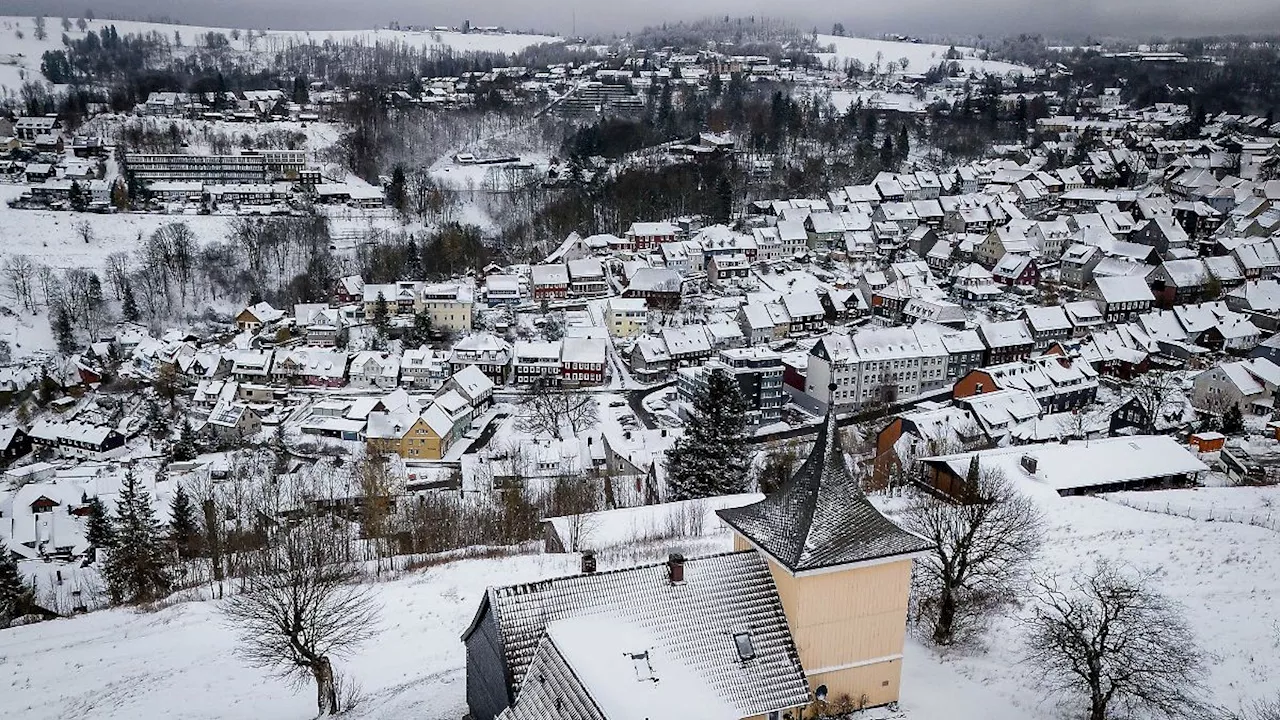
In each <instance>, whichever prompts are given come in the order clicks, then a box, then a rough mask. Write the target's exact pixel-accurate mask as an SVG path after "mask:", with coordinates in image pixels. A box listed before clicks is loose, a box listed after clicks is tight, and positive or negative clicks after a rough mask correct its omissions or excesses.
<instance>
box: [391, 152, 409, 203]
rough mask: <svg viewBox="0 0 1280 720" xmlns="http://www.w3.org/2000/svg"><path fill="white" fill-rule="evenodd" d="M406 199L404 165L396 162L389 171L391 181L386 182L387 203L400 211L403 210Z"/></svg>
mask: <svg viewBox="0 0 1280 720" xmlns="http://www.w3.org/2000/svg"><path fill="white" fill-rule="evenodd" d="M407 201H408V196H407V195H406V194H405V179H404V166H403V165H400V164H399V163H397V164H396V166H395V168H394V169H393V170H392V171H391V182H389V183H387V204H388V205H390V206H391V207H393V208H395V209H396V210H399V211H400V212H404V210H405V207H406V206H407Z"/></svg>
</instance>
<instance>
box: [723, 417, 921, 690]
mask: <svg viewBox="0 0 1280 720" xmlns="http://www.w3.org/2000/svg"><path fill="white" fill-rule="evenodd" d="M718 514H719V515H720V517H721V518H722V519H723V520H724V521H725V523H727V524H728V525H729V526H730V527H731V528H733V531H734V549H735V550H756V551H757V552H759V553H760V554H761V555H762V556H763V557H764V558H765V560H766V561H767V563H768V565H769V572H770V574H771V575H772V576H773V581H774V584H775V585H776V586H777V589H778V597H779V599H780V600H781V601H782V607H783V610H784V612H785V613H786V616H787V624H788V625H789V626H790V628H791V637H792V638H793V639H794V640H795V644H796V650H797V652H798V653H799V655H800V664H801V665H802V666H803V667H804V673H805V678H806V679H807V680H808V683H809V689H810V690H811V691H812V692H813V695H814V697H815V698H817V699H823V698H825V699H827V700H828V701H835V700H837V699H839V698H842V697H848V698H849V699H850V700H851V701H852V702H853V703H854V705H855V706H859V707H872V706H876V705H885V704H887V703H891V702H896V701H897V700H898V690H899V683H900V680H901V676H902V648H903V644H904V641H905V639H906V627H907V604H908V602H909V600H910V595H911V565H912V560H913V559H914V558H915V557H918V556H919V555H921V554H923V553H924V552H925V551H926V550H927V548H928V542H927V541H926V540H925V539H924V538H921V537H919V536H917V535H915V534H913V533H910V532H908V531H906V530H904V529H902V528H900V527H898V526H897V525H895V524H894V523H893V522H892V521H891V520H889V519H888V518H886V517H885V516H884V515H882V514H881V513H880V511H879V510H877V509H876V508H875V506H873V505H872V504H871V503H870V501H868V500H867V498H866V496H865V495H864V494H863V493H862V490H861V488H860V487H859V485H858V481H857V479H856V478H854V477H853V475H852V474H851V473H850V472H849V470H848V468H847V466H846V464H845V460H844V453H843V451H842V450H841V448H840V434H839V431H838V429H837V427H836V423H835V415H834V414H829V415H828V416H827V421H826V423H825V424H824V425H823V428H822V431H821V433H820V435H819V437H818V441H817V442H816V443H815V445H814V448H813V452H812V454H811V455H810V456H809V458H808V460H807V461H806V462H805V464H804V465H803V466H802V467H801V468H800V470H799V471H798V472H797V473H796V474H795V475H794V476H793V477H792V478H791V480H790V481H788V483H787V484H786V485H784V486H783V487H782V488H781V489H779V490H778V491H777V492H776V493H774V494H773V495H771V496H769V497H768V498H765V499H764V500H762V501H760V502H758V503H756V504H754V505H748V506H745V507H741V508H729V509H725V510H720V511H719V512H718Z"/></svg>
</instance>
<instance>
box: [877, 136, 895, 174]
mask: <svg viewBox="0 0 1280 720" xmlns="http://www.w3.org/2000/svg"><path fill="white" fill-rule="evenodd" d="M896 158H897V156H896V155H895V154H894V151H893V138H891V137H889V136H888V135H887V134H886V135H885V136H884V143H883V144H881V145H880V165H881V167H883V168H884V169H885V170H886V171H888V170H890V169H891V168H892V167H893V166H894V160H895V159H896Z"/></svg>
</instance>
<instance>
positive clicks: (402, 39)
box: [0, 16, 560, 93]
mask: <svg viewBox="0 0 1280 720" xmlns="http://www.w3.org/2000/svg"><path fill="white" fill-rule="evenodd" d="M70 19H71V21H72V23H73V25H72V27H71V30H69V31H66V35H67V36H68V37H70V38H71V39H72V40H78V39H80V38H82V37H84V35H85V32H87V31H89V30H92V31H96V32H101V30H102V28H104V27H106V26H107V25H114V26H115V27H116V31H117V32H118V33H119V34H120V35H125V34H129V33H149V32H158V33H160V34H161V35H164V36H165V37H167V38H169V39H170V40H171V41H172V39H173V36H174V33H175V32H177V33H178V34H179V35H180V36H181V38H182V41H183V45H184V46H185V47H190V46H192V45H195V44H197V43H198V42H199V39H198V38H199V36H200V35H204V34H206V33H209V32H220V33H223V34H224V35H226V36H227V37H228V38H230V37H231V33H232V30H231V29H230V28H210V27H196V26H191V25H169V24H161V23H150V22H135V21H129V20H92V21H89V23H88V26H87V28H86V30H85V31H81V30H79V29H78V28H77V27H76V26H75V24H74V23H75V21H76V18H74V17H72V18H70ZM61 23H62V19H61V18H60V17H46V18H45V32H46V35H47V36H46V37H45V39H44V40H40V39H37V38H36V33H35V19H34V18H31V17H16V16H0V87H2V88H5V89H7V90H8V91H9V92H15V93H16V92H17V90H18V88H20V87H22V83H23V82H24V81H26V80H33V79H39V78H40V58H41V56H42V55H43V54H44V53H45V52H46V51H48V50H59V49H61V48H62V35H63V29H62V24H61ZM239 32H240V34H241V37H240V39H233V40H231V48H232V49H233V50H238V51H246V52H259V53H266V54H274V53H275V52H277V51H278V50H279V49H280V48H283V47H285V46H286V45H287V44H288V43H290V42H302V43H305V42H312V41H314V42H316V43H323V42H325V41H326V40H330V41H333V42H339V43H341V42H349V41H359V42H363V43H365V44H374V43H398V44H403V45H407V46H409V47H416V48H423V49H433V48H439V49H442V50H444V49H448V50H453V51H455V52H461V53H466V52H502V53H514V52H519V51H520V50H523V49H524V48H526V47H529V46H530V45H538V44H541V43H549V42H559V41H560V38H556V37H552V36H549V35H519V34H514V33H513V34H501V35H500V34H496V33H495V34H487V33H460V32H441V33H436V32H429V31H428V32H410V31H406V30H385V29H369V30H317V31H306V30H267V31H265V35H262V36H259V33H258V32H257V31H255V32H254V38H253V39H252V40H248V39H247V38H246V37H245V34H246V31H245V30H243V29H242V30H240V31H239ZM19 33H21V35H22V37H18V34H19Z"/></svg>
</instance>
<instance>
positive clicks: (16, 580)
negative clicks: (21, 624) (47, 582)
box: [0, 551, 36, 628]
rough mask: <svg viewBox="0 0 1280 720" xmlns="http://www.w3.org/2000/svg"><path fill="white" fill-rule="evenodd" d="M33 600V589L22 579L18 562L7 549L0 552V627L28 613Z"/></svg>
mask: <svg viewBox="0 0 1280 720" xmlns="http://www.w3.org/2000/svg"><path fill="white" fill-rule="evenodd" d="M35 602H36V596H35V591H34V590H32V588H31V586H30V585H29V584H27V582H26V581H25V580H23V579H22V573H20V572H19V571H18V562H17V561H16V560H14V559H13V555H11V554H10V553H9V552H8V551H4V552H0V628H6V627H9V623H11V622H13V619H14V618H18V617H22V616H23V615H27V614H29V613H30V612H31V611H32V609H33V607H34V605H35Z"/></svg>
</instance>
